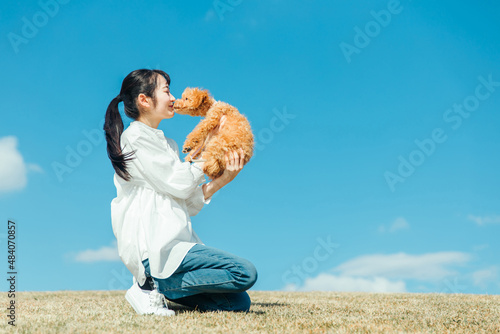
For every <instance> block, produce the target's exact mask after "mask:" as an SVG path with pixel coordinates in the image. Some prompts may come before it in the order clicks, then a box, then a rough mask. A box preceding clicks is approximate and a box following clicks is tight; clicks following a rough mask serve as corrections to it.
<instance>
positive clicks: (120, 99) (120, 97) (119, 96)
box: [115, 94, 123, 102]
mask: <svg viewBox="0 0 500 334" xmlns="http://www.w3.org/2000/svg"><path fill="white" fill-rule="evenodd" d="M115 99H117V100H118V102H122V101H123V99H122V95H121V94H118V96H116V97H115Z"/></svg>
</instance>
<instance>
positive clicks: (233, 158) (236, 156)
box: [220, 148, 245, 184]
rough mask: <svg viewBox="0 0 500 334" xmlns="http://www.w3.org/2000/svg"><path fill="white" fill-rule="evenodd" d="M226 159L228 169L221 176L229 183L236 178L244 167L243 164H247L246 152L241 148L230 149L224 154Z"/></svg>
mask: <svg viewBox="0 0 500 334" xmlns="http://www.w3.org/2000/svg"><path fill="white" fill-rule="evenodd" d="M224 160H225V161H226V169H225V170H224V173H223V174H222V175H221V176H220V178H221V179H222V180H221V181H224V182H226V184H228V183H229V182H231V181H232V180H234V178H235V177H236V175H238V173H239V172H241V170H242V169H243V165H244V164H245V152H243V150H242V149H241V148H240V149H239V150H237V151H236V150H235V151H229V152H227V153H226V155H225V156H224Z"/></svg>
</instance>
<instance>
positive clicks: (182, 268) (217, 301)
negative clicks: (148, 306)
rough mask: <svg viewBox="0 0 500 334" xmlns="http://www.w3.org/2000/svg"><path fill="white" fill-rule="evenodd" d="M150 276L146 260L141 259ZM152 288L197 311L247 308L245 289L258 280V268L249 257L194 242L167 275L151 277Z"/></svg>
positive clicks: (248, 299)
mask: <svg viewBox="0 0 500 334" xmlns="http://www.w3.org/2000/svg"><path fill="white" fill-rule="evenodd" d="M142 263H143V264H144V268H145V269H146V276H147V277H151V271H150V269H149V260H148V259H145V260H144V261H142ZM152 279H153V282H154V285H155V287H156V288H157V289H158V291H159V292H161V293H162V294H163V295H165V297H166V298H167V299H168V300H171V301H173V302H175V303H178V304H181V305H186V306H189V307H193V308H197V309H199V310H200V311H218V310H222V311H244V312H248V311H249V310H250V297H249V296H248V293H246V290H248V289H250V288H251V287H252V286H253V285H254V284H255V281H256V280H257V270H256V269H255V266H254V265H253V264H252V263H251V262H250V261H248V260H245V259H243V258H240V257H237V256H235V255H233V254H230V253H228V252H224V251H222V250H219V249H216V248H213V247H208V246H205V245H201V244H196V245H194V246H193V247H192V248H191V249H190V250H189V252H188V253H187V254H186V257H185V258H184V260H183V261H182V263H181V264H180V265H179V268H177V270H176V271H175V272H174V273H173V274H172V275H171V276H170V277H168V278H155V277H153V278H152Z"/></svg>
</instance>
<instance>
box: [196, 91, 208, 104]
mask: <svg viewBox="0 0 500 334" xmlns="http://www.w3.org/2000/svg"><path fill="white" fill-rule="evenodd" d="M194 95H195V99H196V101H197V103H196V105H197V106H201V105H202V104H203V103H205V102H206V101H208V100H209V98H210V93H209V92H208V90H206V89H199V88H195V91H194Z"/></svg>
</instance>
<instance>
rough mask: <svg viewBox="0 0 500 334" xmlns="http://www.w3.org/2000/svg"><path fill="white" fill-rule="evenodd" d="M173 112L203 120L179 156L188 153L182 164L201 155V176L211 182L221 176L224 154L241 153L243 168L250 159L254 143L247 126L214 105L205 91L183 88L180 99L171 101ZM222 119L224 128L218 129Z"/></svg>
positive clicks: (220, 105) (223, 105)
mask: <svg viewBox="0 0 500 334" xmlns="http://www.w3.org/2000/svg"><path fill="white" fill-rule="evenodd" d="M174 111H175V112H176V113H178V114H183V115H191V116H202V117H205V118H204V119H203V120H202V121H201V122H200V123H198V125H197V126H196V127H195V128H194V130H193V131H192V132H191V133H190V134H189V135H188V136H187V138H186V141H185V142H184V146H183V149H182V152H183V153H189V154H188V155H187V156H186V158H185V160H186V161H193V160H194V159H197V158H198V157H200V155H201V159H202V160H206V162H205V164H204V168H203V172H204V173H205V174H206V175H207V176H208V177H209V178H211V179H212V180H213V179H215V178H217V177H219V176H220V175H222V173H223V172H224V170H225V168H226V163H225V161H224V156H225V154H226V152H228V151H231V150H239V149H240V148H241V149H243V152H244V153H245V156H244V163H245V164H246V163H247V162H248V161H249V160H250V158H251V157H252V155H253V147H254V139H253V134H252V129H251V128H250V123H249V122H248V120H247V119H246V117H245V116H243V115H242V114H240V113H239V111H238V109H236V108H235V107H233V106H231V105H229V104H227V103H225V102H220V101H215V100H214V99H213V98H212V97H211V96H210V93H209V92H208V90H204V89H203V90H202V89H198V88H189V87H188V88H186V89H185V90H184V92H183V93H182V98H180V99H177V100H176V101H175V104H174ZM224 115H225V120H224V126H222V127H220V128H219V123H220V121H221V118H222V116H224Z"/></svg>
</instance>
